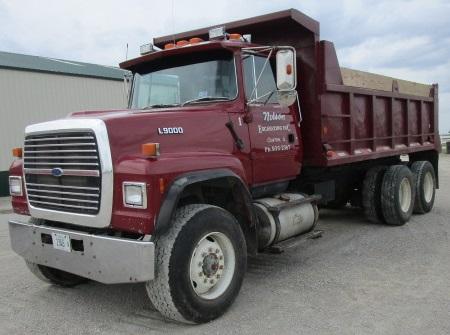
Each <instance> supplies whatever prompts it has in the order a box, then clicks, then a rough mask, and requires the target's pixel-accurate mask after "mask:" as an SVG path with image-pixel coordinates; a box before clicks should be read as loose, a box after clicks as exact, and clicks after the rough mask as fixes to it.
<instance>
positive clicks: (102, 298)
mask: <svg viewBox="0 0 450 335" xmlns="http://www.w3.org/2000/svg"><path fill="white" fill-rule="evenodd" d="M440 174H441V190H440V191H438V194H437V200H436V205H435V207H434V209H433V211H432V212H431V213H429V214H427V215H424V216H423V215H418V216H413V218H412V220H411V221H410V222H409V223H408V224H406V225H405V226H403V227H387V226H382V225H374V224H370V223H368V222H366V221H365V220H364V217H363V216H362V214H361V213H360V212H359V211H357V210H351V209H348V210H345V211H325V210H324V211H321V219H320V223H319V229H322V230H323V231H324V236H323V237H322V238H320V239H317V240H308V241H307V242H305V243H304V244H301V245H299V246H298V247H296V248H294V249H291V250H289V251H288V252H286V253H284V254H281V255H266V254H263V255H260V256H258V257H256V258H252V259H250V260H249V269H248V272H247V276H246V280H245V281H244V285H243V288H242V291H241V293H240V295H239V297H238V299H237V300H236V302H235V303H234V305H233V306H232V307H231V309H230V310H229V311H228V312H227V313H226V314H225V315H224V316H223V317H222V318H220V319H218V320H216V321H214V322H211V323H209V324H205V325H201V326H186V325H180V324H173V323H170V322H166V321H164V320H163V319H162V318H161V316H160V315H159V313H158V312H156V311H155V310H154V309H153V307H152V306H151V304H150V302H149V301H148V299H147V297H146V293H145V288H144V285H142V284H131V285H110V286H108V285H102V284H99V283H89V284H86V285H82V286H79V287H77V288H72V289H63V288H58V287H55V286H49V285H47V284H45V283H43V282H40V281H39V280H37V279H36V278H34V277H33V275H32V274H31V273H30V272H29V271H28V270H27V268H26V267H25V264H24V262H23V260H22V259H21V258H20V257H19V256H17V255H15V254H14V253H13V252H12V251H11V249H10V244H9V237H8V229H7V220H8V218H10V217H13V216H14V215H13V214H10V213H9V211H8V208H7V203H6V200H5V199H3V200H0V267H1V271H0V325H1V326H0V333H1V334H30V333H33V334H64V335H67V334H110V335H111V334H133V335H136V334H157V333H180V334H234V335H235V334H259V335H260V334H299V333H304V334H383V335H386V334H449V333H450V317H449V316H450V244H449V234H450V223H449V218H450V206H449V204H450V193H449V192H448V189H449V188H450V177H449V176H450V156H449V155H442V156H441V170H440Z"/></svg>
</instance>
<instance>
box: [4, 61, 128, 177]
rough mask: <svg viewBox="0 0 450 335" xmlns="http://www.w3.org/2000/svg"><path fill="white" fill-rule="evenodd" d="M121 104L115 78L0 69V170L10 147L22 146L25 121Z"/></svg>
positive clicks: (8, 161)
mask: <svg viewBox="0 0 450 335" xmlns="http://www.w3.org/2000/svg"><path fill="white" fill-rule="evenodd" d="M125 106H126V98H125V94H124V86H123V82H122V81H119V80H108V79H101V78H90V77H89V78H88V77H76V76H69V75H64V74H51V73H42V72H30V71H19V70H10V69H0V171H5V170H8V169H9V166H10V164H11V161H12V157H11V148H14V147H22V146H23V134H24V129H25V127H26V126H27V125H29V124H33V123H38V122H43V121H49V120H55V119H59V118H64V117H65V116H67V114H68V113H70V112H74V111H79V110H95V109H118V108H125Z"/></svg>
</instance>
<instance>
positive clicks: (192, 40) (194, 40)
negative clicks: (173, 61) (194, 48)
mask: <svg viewBox="0 0 450 335" xmlns="http://www.w3.org/2000/svg"><path fill="white" fill-rule="evenodd" d="M201 42H204V41H203V39H201V38H200V37H192V38H190V39H189V43H190V44H196V43H201Z"/></svg>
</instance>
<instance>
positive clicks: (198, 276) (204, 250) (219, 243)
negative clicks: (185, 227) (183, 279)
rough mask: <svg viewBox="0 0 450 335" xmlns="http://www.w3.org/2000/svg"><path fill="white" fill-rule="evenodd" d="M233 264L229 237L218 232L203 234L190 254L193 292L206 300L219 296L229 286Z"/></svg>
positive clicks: (232, 249)
mask: <svg viewBox="0 0 450 335" xmlns="http://www.w3.org/2000/svg"><path fill="white" fill-rule="evenodd" d="M235 266H236V255H235V252H234V248H233V244H232V243H231V241H230V239H229V238H228V237H227V236H225V234H223V233H218V232H213V233H209V234H207V235H205V236H204V237H202V238H201V239H200V241H199V242H198V243H197V245H196V246H195V248H194V251H193V252H192V255H191V263H190V269H189V275H190V281H191V285H192V288H193V289H194V292H195V293H196V294H197V295H198V296H199V297H201V298H203V299H207V300H211V299H216V298H217V297H219V296H221V295H222V294H223V293H224V292H225V291H226V290H227V288H228V287H229V286H230V283H231V280H232V279H233V275H234V270H235Z"/></svg>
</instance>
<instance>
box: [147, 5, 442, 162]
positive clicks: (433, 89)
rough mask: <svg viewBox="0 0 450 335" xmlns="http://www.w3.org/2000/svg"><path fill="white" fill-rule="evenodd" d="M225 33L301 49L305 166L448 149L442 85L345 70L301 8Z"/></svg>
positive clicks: (201, 33)
mask: <svg viewBox="0 0 450 335" xmlns="http://www.w3.org/2000/svg"><path fill="white" fill-rule="evenodd" d="M217 26H225V29H226V31H227V32H229V33H240V34H251V35H252V42H253V43H257V44H260V45H290V46H293V47H294V48H296V50H297V70H298V76H297V78H298V83H297V88H298V91H299V97H300V106H301V113H302V116H303V122H302V124H301V132H302V140H303V143H304V165H305V166H322V167H325V166H335V165H340V164H347V163H352V162H356V161H363V160H370V159H376V158H381V157H389V156H397V155H400V154H407V153H414V152H419V151H426V150H436V151H438V150H440V143H439V136H438V98H437V97H438V90H437V85H423V84H418V83H413V82H408V81H404V80H398V79H394V78H390V77H385V76H380V75H375V74H370V73H367V72H361V71H355V70H350V69H345V68H341V67H340V66H339V62H338V59H337V56H336V52H335V48H334V45H333V43H331V42H328V41H320V36H319V34H320V29H319V23H318V22H317V21H315V20H313V19H312V18H310V17H308V16H306V15H305V14H303V13H301V12H299V11H297V10H295V9H290V10H286V11H281V12H276V13H272V14H267V15H262V16H258V17H254V18H249V19H245V20H240V21H234V22H229V23H225V24H220V25H217ZM210 28H211V27H206V28H202V29H197V30H193V31H188V32H184V33H180V34H175V35H170V36H164V37H159V38H155V39H154V44H155V45H157V46H160V47H162V46H163V45H164V44H165V43H167V42H171V41H173V40H178V39H188V38H191V37H195V36H198V37H202V38H204V39H207V38H208V30H209V29H210Z"/></svg>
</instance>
